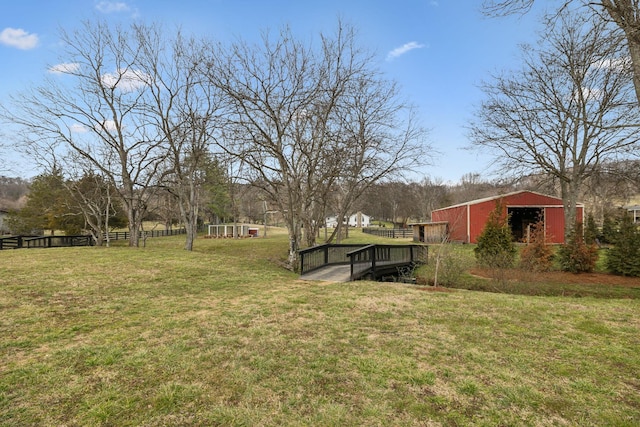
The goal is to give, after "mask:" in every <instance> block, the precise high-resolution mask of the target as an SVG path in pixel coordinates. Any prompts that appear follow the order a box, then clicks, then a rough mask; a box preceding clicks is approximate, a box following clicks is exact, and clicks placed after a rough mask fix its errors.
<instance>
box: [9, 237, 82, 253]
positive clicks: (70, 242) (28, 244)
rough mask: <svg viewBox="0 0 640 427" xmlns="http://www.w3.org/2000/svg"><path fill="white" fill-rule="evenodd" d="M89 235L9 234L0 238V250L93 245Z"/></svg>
mask: <svg viewBox="0 0 640 427" xmlns="http://www.w3.org/2000/svg"><path fill="white" fill-rule="evenodd" d="M93 245H94V240H93V237H91V236H90V235H78V236H10V237H3V238H0V250H3V249H22V248H61V247H69V246H93Z"/></svg>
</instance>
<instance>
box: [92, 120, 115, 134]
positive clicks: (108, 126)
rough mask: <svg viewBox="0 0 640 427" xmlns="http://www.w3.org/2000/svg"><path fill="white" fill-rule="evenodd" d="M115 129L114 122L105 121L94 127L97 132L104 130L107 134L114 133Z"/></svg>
mask: <svg viewBox="0 0 640 427" xmlns="http://www.w3.org/2000/svg"><path fill="white" fill-rule="evenodd" d="M117 129H118V127H117V126H116V122H114V121H113V120H105V121H104V122H102V123H101V124H98V125H96V130H97V131H102V130H106V131H107V132H115V131H116V130H117Z"/></svg>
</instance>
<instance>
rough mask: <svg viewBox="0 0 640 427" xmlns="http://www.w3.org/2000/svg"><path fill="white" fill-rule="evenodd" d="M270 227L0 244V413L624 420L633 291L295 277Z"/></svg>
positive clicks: (27, 419) (393, 421)
mask: <svg viewBox="0 0 640 427" xmlns="http://www.w3.org/2000/svg"><path fill="white" fill-rule="evenodd" d="M261 232H262V230H261ZM269 232H270V233H269V236H270V237H269V238H267V239H260V238H258V239H242V240H231V239H198V240H197V241H196V245H195V251H194V252H192V253H190V252H186V251H184V250H182V249H181V248H182V246H183V237H181V236H179V237H168V238H154V239H148V240H147V247H145V248H139V249H131V248H127V247H124V246H119V245H117V246H116V247H112V248H95V247H91V248H61V249H33V250H15V251H0V309H1V313H2V315H1V316H0V425H7V426H9V425H11V426H13V425H38V426H40V425H44V426H64V425H66V426H80V425H82V426H84V425H90V426H139V425H143V426H194V425H197V426H255V425H260V426H283V425H284V426H303V425H318V426H345V425H354V426H360V425H362V426H365V425H366V426H376V425H379V426H387V425H392V426H423V425H427V426H429V425H433V426H437V425H445V426H454V425H456V426H458V425H469V426H477V425H480V426H496V425H510V426H511V425H514V426H519V425H527V426H528V425H535V426H546V425H558V426H565V425H566V426H604V425H607V426H611V425H613V426H636V425H640V377H639V376H638V372H639V369H640V301H639V300H638V299H632V298H625V297H623V298H602V297H600V298H591V297H583V298H577V297H556V296H552V297H549V296H547V297H541V296H523V295H510V294H506V293H496V292H491V293H490V292H476V291H468V290H458V289H439V290H438V291H434V290H433V289H432V288H428V287H419V286H415V285H405V284H398V283H376V282H356V283H319V282H305V281H301V280H300V279H299V278H298V276H297V275H295V274H294V273H291V272H289V271H286V270H284V269H282V268H281V267H280V264H281V262H282V260H283V259H284V258H285V257H286V248H287V236H286V233H284V232H282V231H281V230H279V229H276V228H270V229H269ZM351 239H352V240H351ZM351 239H350V242H353V241H370V240H372V239H369V237H368V236H362V235H358V234H357V233H356V234H353V235H352V238H351ZM466 280H471V279H468V277H467V279H466ZM478 280H484V279H478Z"/></svg>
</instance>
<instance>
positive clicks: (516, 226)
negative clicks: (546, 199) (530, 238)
mask: <svg viewBox="0 0 640 427" xmlns="http://www.w3.org/2000/svg"><path fill="white" fill-rule="evenodd" d="M507 213H508V214H509V227H510V228H511V234H512V235H513V239H514V240H515V241H517V242H522V241H525V240H526V238H527V228H528V227H529V225H532V224H535V223H536V222H538V221H540V220H543V219H544V211H543V209H542V208H532V207H527V208H507Z"/></svg>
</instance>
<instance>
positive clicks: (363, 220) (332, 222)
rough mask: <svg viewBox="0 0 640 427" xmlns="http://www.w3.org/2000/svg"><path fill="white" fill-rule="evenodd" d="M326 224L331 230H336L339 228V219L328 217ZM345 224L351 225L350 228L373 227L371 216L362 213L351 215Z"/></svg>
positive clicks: (345, 220)
mask: <svg viewBox="0 0 640 427" xmlns="http://www.w3.org/2000/svg"><path fill="white" fill-rule="evenodd" d="M325 221H326V222H325V223H326V225H327V227H329V228H336V227H337V226H338V217H337V216H335V215H334V216H328V217H327V218H325ZM342 223H343V224H349V227H356V228H362V227H369V225H371V217H370V216H369V215H365V214H363V213H362V212H357V213H354V214H353V215H351V216H350V217H349V218H348V220H347V219H346V218H345V219H343V221H342Z"/></svg>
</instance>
